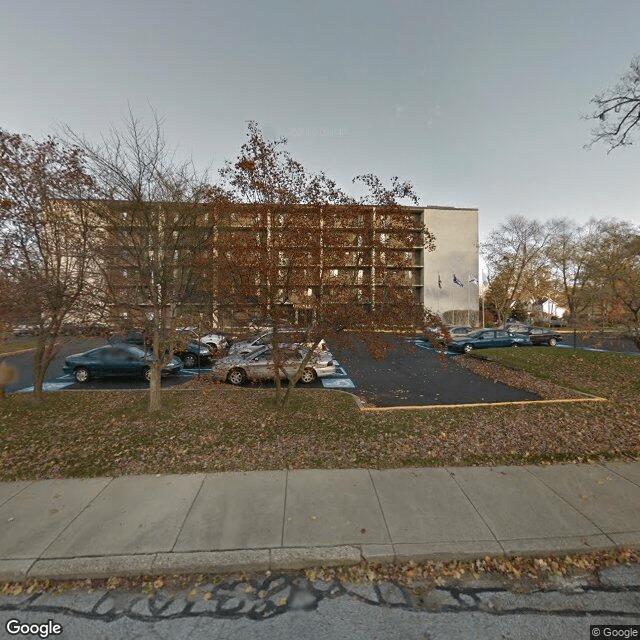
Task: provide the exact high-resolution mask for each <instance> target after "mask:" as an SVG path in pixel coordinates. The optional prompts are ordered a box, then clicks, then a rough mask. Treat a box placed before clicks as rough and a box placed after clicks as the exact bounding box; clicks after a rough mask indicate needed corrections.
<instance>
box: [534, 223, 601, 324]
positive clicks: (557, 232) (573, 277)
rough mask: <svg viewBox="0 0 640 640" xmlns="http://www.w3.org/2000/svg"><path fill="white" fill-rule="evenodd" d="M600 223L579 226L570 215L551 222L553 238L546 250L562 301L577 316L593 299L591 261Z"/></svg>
mask: <svg viewBox="0 0 640 640" xmlns="http://www.w3.org/2000/svg"><path fill="white" fill-rule="evenodd" d="M596 226H597V223H596V222H595V221H594V220H592V221H591V222H589V223H588V224H586V225H582V226H579V225H577V224H576V223H575V222H574V221H573V220H569V219H567V218H562V219H556V220H551V221H550V222H549V229H550V232H551V233H550V239H549V243H548V245H547V247H546V250H545V256H546V259H547V260H548V263H549V268H550V269H551V272H552V274H553V276H554V278H555V280H556V283H557V284H556V286H557V291H558V302H560V304H562V306H566V307H567V309H568V311H569V316H570V317H571V318H573V319H575V318H576V317H577V316H578V315H579V314H580V313H581V312H583V311H584V310H585V309H586V308H587V307H588V306H589V304H590V302H591V300H592V293H591V290H592V287H591V282H590V279H589V263H590V260H591V257H592V248H593V243H594V239H595V238H596V237H597V232H596Z"/></svg>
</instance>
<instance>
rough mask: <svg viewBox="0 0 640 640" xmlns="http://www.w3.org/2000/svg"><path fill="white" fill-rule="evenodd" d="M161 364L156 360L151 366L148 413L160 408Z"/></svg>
mask: <svg viewBox="0 0 640 640" xmlns="http://www.w3.org/2000/svg"><path fill="white" fill-rule="evenodd" d="M161 392H162V362H160V361H158V360H156V361H155V362H154V363H153V364H152V365H151V380H150V381H149V411H160V409H161V408H162V396H161Z"/></svg>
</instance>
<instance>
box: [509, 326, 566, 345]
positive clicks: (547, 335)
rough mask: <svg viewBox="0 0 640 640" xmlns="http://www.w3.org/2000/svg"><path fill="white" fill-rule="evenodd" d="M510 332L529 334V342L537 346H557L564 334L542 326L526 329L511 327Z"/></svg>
mask: <svg viewBox="0 0 640 640" xmlns="http://www.w3.org/2000/svg"><path fill="white" fill-rule="evenodd" d="M509 333H513V334H515V335H523V336H528V338H529V342H530V343H531V344H532V345H536V346H540V345H544V344H548V345H549V346H550V347H555V346H556V344H558V342H561V341H562V336H561V335H560V334H559V333H558V332H557V331H551V330H550V329H542V328H540V327H527V328H526V329H524V330H523V329H517V330H514V329H509Z"/></svg>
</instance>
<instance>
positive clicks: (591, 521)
mask: <svg viewBox="0 0 640 640" xmlns="http://www.w3.org/2000/svg"><path fill="white" fill-rule="evenodd" d="M524 469H525V471H526V472H527V473H528V474H529V475H531V476H533V477H534V478H535V479H536V480H538V481H539V482H542V484H543V485H544V486H545V487H547V489H549V490H550V491H551V492H553V493H554V494H555V495H556V496H558V498H560V500H562V502H564V503H565V504H566V505H568V506H569V507H570V508H571V509H573V510H574V511H576V512H577V513H579V514H580V515H581V516H582V517H583V518H584V519H585V520H587V522H590V523H591V524H592V525H593V526H594V527H595V528H596V529H597V530H598V531H600V533H601V534H602V535H603V536H605V538H607V539H609V540H611V543H612V544H616V542H615V540H613V539H612V538H611V537H610V536H609V535H608V534H607V533H606V532H605V531H604V530H603V529H602V528H601V527H599V526H598V525H597V524H596V523H595V522H594V521H593V520H592V519H591V518H589V516H587V515H586V514H585V513H582V511H580V509H578V507H576V506H575V505H573V504H571V503H570V502H569V501H568V500H567V499H566V498H565V497H563V496H562V495H561V494H560V493H558V492H557V491H556V490H555V489H554V488H553V487H552V486H551V485H550V484H549V483H547V482H545V481H544V480H543V479H542V478H540V477H538V476H537V475H536V474H535V473H531V470H530V469H529V468H528V467H524ZM607 471H609V469H607ZM591 535H594V534H591ZM595 535H597V534H595ZM559 537H561V538H562V537H567V536H559Z"/></svg>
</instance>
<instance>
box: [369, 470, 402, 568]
mask: <svg viewBox="0 0 640 640" xmlns="http://www.w3.org/2000/svg"><path fill="white" fill-rule="evenodd" d="M367 472H368V473H369V480H370V481H371V486H372V487H373V492H374V493H375V494H376V500H377V501H378V507H379V508H380V513H381V514H382V521H383V522H384V526H385V529H386V530H387V535H388V536H389V543H390V544H391V545H392V547H393V538H392V537H391V529H389V524H388V523H387V517H386V516H385V515H384V509H383V508H382V502H380V496H379V495H378V488H377V487H376V483H375V482H374V481H373V476H372V475H371V469H367ZM360 547H361V548H360V553H362V545H360ZM395 552H396V549H395V547H393V553H394V556H395Z"/></svg>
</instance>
